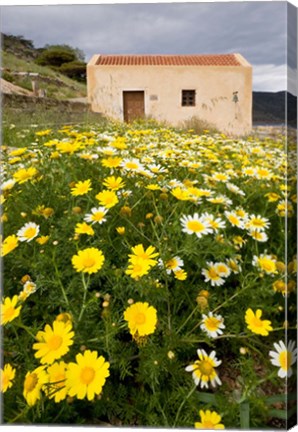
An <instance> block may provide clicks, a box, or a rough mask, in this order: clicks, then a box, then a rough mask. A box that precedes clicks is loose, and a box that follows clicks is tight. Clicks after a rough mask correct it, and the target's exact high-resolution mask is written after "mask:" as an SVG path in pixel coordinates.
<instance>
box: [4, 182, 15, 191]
mask: <svg viewBox="0 0 298 432" xmlns="http://www.w3.org/2000/svg"><path fill="white" fill-rule="evenodd" d="M15 184H16V181H15V180H14V179H9V180H6V181H4V182H3V183H2V184H1V191H2V192H5V191H8V190H10V189H12V188H13V187H14V185H15Z"/></svg>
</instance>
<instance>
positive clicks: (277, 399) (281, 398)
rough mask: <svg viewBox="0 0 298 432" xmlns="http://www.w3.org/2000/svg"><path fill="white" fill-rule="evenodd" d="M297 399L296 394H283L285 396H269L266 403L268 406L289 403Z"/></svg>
mask: <svg viewBox="0 0 298 432" xmlns="http://www.w3.org/2000/svg"><path fill="white" fill-rule="evenodd" d="M296 399H297V395H296V393H290V394H288V395H286V394H284V393H283V394H277V395H273V396H269V397H268V398H267V399H265V402H266V403H267V404H273V403H275V402H284V403H286V402H287V401H294V400H296Z"/></svg>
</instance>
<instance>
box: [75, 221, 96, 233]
mask: <svg viewBox="0 0 298 432" xmlns="http://www.w3.org/2000/svg"><path fill="white" fill-rule="evenodd" d="M75 233H76V234H87V235H90V236H93V235H94V229H93V228H92V226H90V225H88V224H87V223H86V222H82V223H77V224H76V226H75Z"/></svg>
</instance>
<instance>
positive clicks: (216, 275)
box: [208, 268, 218, 279]
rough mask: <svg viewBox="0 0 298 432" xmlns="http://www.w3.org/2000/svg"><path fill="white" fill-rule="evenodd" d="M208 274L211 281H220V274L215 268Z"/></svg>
mask: <svg viewBox="0 0 298 432" xmlns="http://www.w3.org/2000/svg"><path fill="white" fill-rule="evenodd" d="M208 273H209V276H210V278H211V279H218V273H217V272H216V270H214V269H213V268H210V269H209V270H208Z"/></svg>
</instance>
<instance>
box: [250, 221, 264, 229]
mask: <svg viewBox="0 0 298 432" xmlns="http://www.w3.org/2000/svg"><path fill="white" fill-rule="evenodd" d="M251 224H252V225H254V226H257V227H263V226H264V222H263V221H262V220H260V219H253V220H252V221H251Z"/></svg>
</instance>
